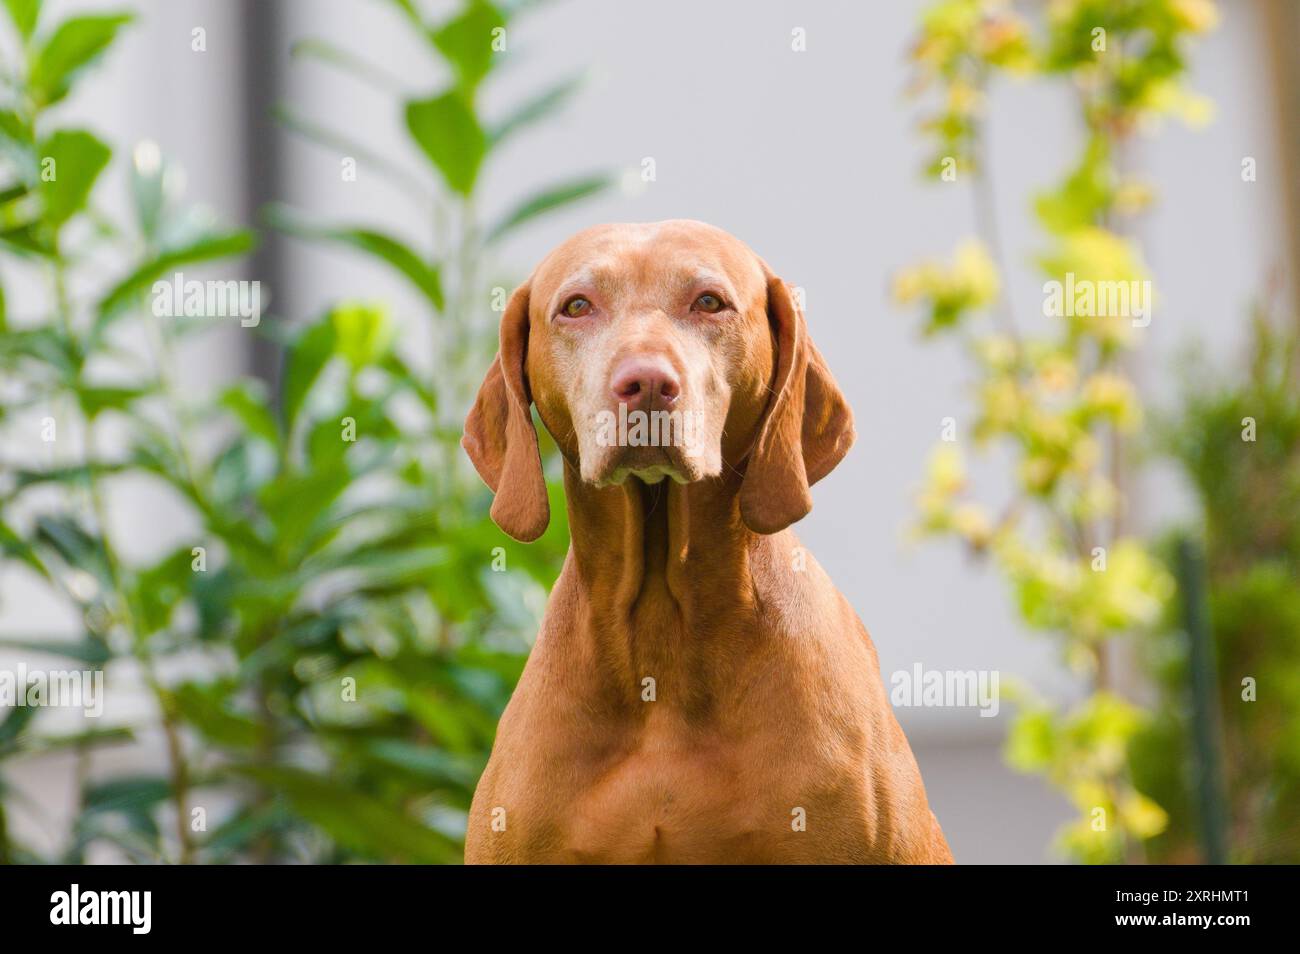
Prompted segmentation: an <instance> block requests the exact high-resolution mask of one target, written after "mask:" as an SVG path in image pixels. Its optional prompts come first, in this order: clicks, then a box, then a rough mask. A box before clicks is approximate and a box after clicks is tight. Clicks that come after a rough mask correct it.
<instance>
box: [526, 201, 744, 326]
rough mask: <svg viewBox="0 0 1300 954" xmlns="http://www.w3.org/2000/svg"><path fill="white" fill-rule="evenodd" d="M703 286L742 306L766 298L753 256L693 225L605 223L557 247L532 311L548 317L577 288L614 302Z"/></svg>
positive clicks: (541, 274) (538, 278)
mask: <svg viewBox="0 0 1300 954" xmlns="http://www.w3.org/2000/svg"><path fill="white" fill-rule="evenodd" d="M705 287H709V288H712V289H714V290H716V291H719V292H721V293H722V294H724V295H726V296H728V297H730V298H731V300H733V301H734V302H735V303H736V305H737V307H739V308H741V309H748V308H749V307H751V306H752V305H754V304H755V303H756V302H759V301H765V300H766V283H765V280H764V277H763V269H762V266H761V265H760V264H759V260H758V257H757V256H756V255H755V254H754V253H753V252H752V251H751V250H750V249H749V247H748V246H747V245H745V243H744V242H741V241H740V240H739V239H737V238H735V237H734V236H732V235H729V234H727V233H726V232H724V231H722V230H721V229H718V228H714V227H713V226H709V225H704V224H703V223H697V222H659V223H653V224H647V225H604V226H598V227H596V228H593V229H588V230H586V231H585V232H579V233H578V234H577V235H575V236H574V237H573V238H571V239H569V240H568V241H567V242H565V243H564V244H562V245H560V246H559V247H558V248H556V249H555V250H554V251H553V252H551V254H550V255H548V256H547V257H546V258H545V259H543V260H542V262H541V264H540V265H538V266H537V269H536V271H535V272H534V273H533V281H532V307H533V310H534V311H535V312H541V313H544V314H545V313H554V311H555V309H557V308H558V307H559V306H560V305H561V304H562V301H560V299H562V298H564V297H565V296H567V295H571V294H574V293H577V292H581V291H584V290H585V291H588V292H593V291H594V292H595V293H597V294H600V295H602V296H603V297H606V298H608V299H609V300H612V301H617V300H627V299H634V298H641V297H649V298H653V297H654V296H656V295H662V294H663V293H665V292H668V293H673V292H678V291H682V292H685V291H689V290H691V289H694V288H701V289H703V288H705Z"/></svg>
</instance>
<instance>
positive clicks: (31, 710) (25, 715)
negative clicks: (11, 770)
mask: <svg viewBox="0 0 1300 954" xmlns="http://www.w3.org/2000/svg"><path fill="white" fill-rule="evenodd" d="M35 717H36V708H35V707H34V706H15V707H14V708H13V709H12V710H10V712H9V714H8V715H7V716H5V717H4V719H3V720H0V756H3V755H8V754H10V753H11V752H12V751H13V743H14V741H15V740H16V739H17V738H18V736H19V734H21V733H22V731H23V729H25V728H27V726H28V724H29V723H30V722H31V721H32V719H34V718H35Z"/></svg>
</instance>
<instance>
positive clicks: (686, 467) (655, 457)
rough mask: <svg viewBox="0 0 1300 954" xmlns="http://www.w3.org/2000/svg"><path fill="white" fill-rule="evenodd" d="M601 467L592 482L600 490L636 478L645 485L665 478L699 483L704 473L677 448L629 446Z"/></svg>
mask: <svg viewBox="0 0 1300 954" xmlns="http://www.w3.org/2000/svg"><path fill="white" fill-rule="evenodd" d="M618 451H619V452H618V453H616V454H612V455H610V459H609V460H608V461H607V462H606V463H605V465H604V466H603V467H601V469H600V470H601V473H600V474H598V475H597V476H596V477H595V479H594V480H593V481H592V482H593V483H594V484H595V485H596V486H597V487H614V486H618V485H619V484H622V483H625V482H626V481H627V480H628V478H631V477H635V478H636V479H638V480H640V481H641V482H642V483H646V484H657V483H660V482H661V481H663V480H664V479H668V480H672V481H674V482H675V483H679V484H688V483H690V482H691V481H693V480H698V479H699V478H700V477H701V476H702V474H701V472H700V468H699V466H698V465H697V464H695V462H694V461H692V460H691V459H689V458H687V457H686V456H685V455H684V454H682V453H681V450H680V449H679V448H675V447H626V448H619V449H618Z"/></svg>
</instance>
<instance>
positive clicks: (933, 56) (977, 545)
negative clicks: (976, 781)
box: [895, 0, 1217, 863]
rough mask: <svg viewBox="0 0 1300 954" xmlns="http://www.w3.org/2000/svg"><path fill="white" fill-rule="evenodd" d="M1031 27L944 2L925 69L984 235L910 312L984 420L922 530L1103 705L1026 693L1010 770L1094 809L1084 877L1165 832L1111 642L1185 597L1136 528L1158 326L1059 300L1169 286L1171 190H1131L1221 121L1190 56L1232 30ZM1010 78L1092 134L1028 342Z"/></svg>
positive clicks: (1198, 20)
mask: <svg viewBox="0 0 1300 954" xmlns="http://www.w3.org/2000/svg"><path fill="white" fill-rule="evenodd" d="M1020 9H1021V8H1018V7H1015V6H1013V5H1012V4H1011V3H1009V2H1004V0H938V2H936V3H933V4H931V5H930V6H929V7H927V9H926V11H925V12H924V14H923V16H922V20H921V28H920V33H919V37H918V39H917V41H916V43H915V45H914V47H913V50H912V60H913V65H914V69H915V75H916V79H915V82H914V83H913V84H912V88H911V92H912V93H913V95H915V96H917V97H919V98H924V101H925V102H926V103H927V109H928V112H927V114H926V116H925V119H924V121H923V123H922V133H923V135H924V137H925V139H926V141H927V142H928V143H929V144H930V147H931V152H930V155H929V158H928V159H927V162H926V169H927V174H928V175H930V176H932V177H934V178H937V179H940V180H942V181H945V182H956V183H966V184H969V186H970V188H971V191H972V196H973V198H974V202H975V218H976V222H977V228H978V230H979V232H980V235H979V238H978V239H972V240H968V241H966V242H964V243H963V244H962V245H961V246H960V247H959V248H958V251H957V253H956V255H955V258H954V259H953V261H952V262H951V263H943V262H927V263H923V264H920V265H916V266H912V267H909V268H906V269H904V270H902V271H901V272H900V273H899V274H898V275H897V277H896V281H895V297H896V298H897V299H898V300H899V301H900V302H901V303H904V304H911V305H914V306H916V307H918V308H919V309H920V310H921V312H922V315H923V326H922V327H923V330H924V332H925V333H926V334H927V335H938V334H943V335H946V336H951V337H957V338H959V339H960V340H961V341H962V343H963V344H964V346H965V347H966V349H967V351H968V353H969V355H970V359H971V366H972V370H973V372H974V378H975V381H974V401H975V409H976V411H975V415H974V418H973V420H971V421H970V422H969V423H968V424H966V423H964V424H963V425H962V426H963V427H964V428H965V429H964V430H959V429H958V426H957V422H956V420H955V419H954V420H953V421H952V422H951V423H950V427H951V430H952V433H951V435H949V437H948V441H947V442H945V443H942V444H940V446H939V449H938V450H936V452H935V454H934V456H933V458H932V459H931V462H930V466H929V471H928V476H927V478H926V481H925V484H924V486H923V488H922V491H921V494H920V498H919V502H918V503H919V508H920V511H921V515H920V521H919V530H920V531H921V532H922V533H926V534H940V535H948V536H954V537H956V538H958V539H959V540H961V541H963V542H964V543H965V544H966V545H967V546H968V547H969V548H970V549H971V550H973V551H974V552H976V553H978V554H988V555H991V556H992V557H993V559H994V560H995V561H996V564H997V566H998V567H999V569H1000V571H1001V572H1002V574H1003V575H1004V576H1005V577H1006V578H1007V580H1008V582H1009V583H1010V585H1011V588H1012V591H1013V593H1014V597H1015V600H1016V605H1017V607H1018V609H1019V612H1020V615H1021V617H1022V619H1023V620H1024V622H1025V623H1026V625H1027V626H1029V627H1030V628H1032V629H1036V630H1042V631H1045V632H1050V633H1052V634H1054V635H1055V636H1056V638H1057V639H1058V641H1059V645H1060V648H1061V654H1062V657H1063V659H1064V661H1065V662H1066V663H1067V665H1068V666H1069V667H1070V668H1071V669H1072V670H1073V671H1074V672H1076V673H1078V674H1079V675H1080V676H1082V677H1083V678H1084V679H1085V680H1086V681H1087V683H1088V685H1089V687H1090V693H1089V695H1088V696H1087V697H1086V698H1084V699H1083V700H1082V701H1081V702H1079V703H1078V704H1075V705H1073V706H1070V707H1068V708H1062V707H1059V706H1057V705H1055V704H1052V703H1050V702H1047V701H1045V700H1041V699H1038V698H1036V697H1035V696H1033V695H1032V694H1030V693H1029V692H1027V691H1024V690H1022V691H1021V692H1020V693H1019V700H1018V701H1019V709H1018V714H1017V718H1016V721H1015V723H1014V724H1013V727H1012V730H1011V735H1010V739H1009V742H1008V747H1007V755H1008V759H1009V761H1010V762H1011V764H1012V765H1013V766H1015V767H1017V768H1020V769H1023V770H1025V771H1029V772H1035V773H1039V774H1042V775H1043V776H1045V777H1046V778H1047V779H1048V780H1049V781H1050V782H1051V783H1052V784H1053V785H1055V786H1057V787H1058V788H1060V789H1061V790H1062V791H1063V792H1064V793H1065V794H1066V795H1067V797H1068V798H1069V799H1070V800H1071V801H1072V802H1073V803H1074V805H1075V806H1076V807H1077V808H1078V810H1079V819H1078V820H1077V822H1074V823H1072V824H1071V825H1069V826H1068V827H1067V828H1065V829H1064V830H1063V831H1062V832H1061V834H1060V837H1059V840H1058V848H1060V849H1061V850H1062V851H1063V852H1064V853H1066V854H1067V855H1068V856H1070V857H1072V858H1075V859H1077V860H1081V861H1087V862H1098V863H1104V862H1115V861H1120V860H1138V859H1140V858H1141V857H1142V847H1141V846H1142V843H1143V842H1144V841H1146V840H1147V839H1150V838H1152V837H1153V836H1155V835H1157V834H1158V833H1159V832H1161V831H1162V830H1163V829H1164V828H1165V825H1166V815H1165V811H1164V810H1163V808H1162V807H1161V806H1160V805H1159V804H1157V803H1156V802H1155V801H1153V800H1152V799H1151V798H1150V797H1148V795H1147V794H1144V793H1143V791H1141V790H1139V788H1138V787H1137V786H1136V785H1135V784H1134V781H1133V775H1132V772H1131V770H1130V759H1129V757H1128V756H1129V754H1130V751H1131V746H1132V745H1133V743H1134V738H1135V736H1136V735H1137V734H1138V733H1139V732H1140V731H1142V729H1143V727H1144V726H1145V725H1147V724H1148V721H1149V713H1147V712H1145V711H1144V710H1143V709H1141V708H1140V707H1138V706H1136V705H1135V704H1133V703H1131V702H1126V701H1124V700H1122V699H1120V698H1119V697H1118V696H1117V695H1116V693H1115V691H1114V687H1113V686H1112V685H1111V675H1110V668H1111V667H1110V665H1109V663H1108V656H1109V654H1110V650H1109V648H1108V644H1110V643H1111V641H1113V640H1115V639H1117V638H1132V637H1135V636H1140V635H1145V634H1149V633H1150V632H1151V630H1152V629H1153V628H1154V627H1155V626H1156V625H1157V624H1158V623H1159V622H1160V620H1161V618H1162V615H1163V613H1164V610H1165V606H1166V603H1167V601H1168V599H1169V597H1170V596H1171V594H1172V592H1173V581H1172V579H1171V577H1170V575H1169V573H1168V572H1167V571H1166V570H1165V569H1164V567H1163V566H1162V564H1161V562H1160V561H1159V560H1158V559H1156V558H1155V556H1154V555H1153V554H1152V553H1151V552H1150V550H1149V548H1148V547H1147V546H1146V545H1145V544H1144V543H1143V542H1141V541H1139V540H1137V539H1135V538H1134V537H1133V536H1132V535H1131V532H1130V531H1129V530H1128V528H1127V527H1126V525H1125V490H1124V482H1125V474H1126V472H1127V461H1126V453H1125V446H1126V445H1125V437H1126V436H1127V435H1132V434H1133V433H1135V432H1136V431H1137V430H1138V429H1139V428H1140V427H1142V422H1143V414H1142V407H1141V403H1140V401H1139V399H1138V396H1137V393H1136V390H1135V388H1134V386H1133V383H1132V381H1131V379H1130V377H1129V374H1128V373H1127V370H1126V364H1127V361H1126V355H1127V354H1128V353H1129V352H1130V351H1131V349H1132V348H1133V347H1134V345H1135V344H1136V343H1137V341H1138V338H1139V336H1140V334H1141V332H1140V330H1139V328H1140V326H1141V325H1142V324H1143V322H1142V321H1141V320H1134V319H1135V318H1140V316H1136V315H1134V314H1133V309H1132V307H1130V309H1129V311H1127V312H1125V311H1123V309H1122V308H1115V307H1113V302H1110V303H1105V304H1103V303H1102V301H1101V298H1100V296H1098V298H1097V300H1096V307H1094V308H1093V309H1092V311H1093V313H1092V314H1083V315H1079V316H1073V315H1071V316H1069V317H1066V316H1065V315H1061V316H1057V315H1054V314H1052V313H1051V312H1050V310H1049V309H1048V307H1047V305H1046V300H1047V299H1048V296H1049V288H1050V287H1051V284H1050V283H1053V282H1055V283H1059V287H1069V286H1068V285H1067V282H1073V283H1075V285H1076V286H1081V285H1083V284H1085V283H1092V285H1091V287H1095V288H1100V287H1101V285H1100V284H1099V283H1111V282H1114V283H1120V282H1123V283H1126V287H1128V288H1133V287H1139V288H1140V287H1142V286H1141V283H1144V282H1149V281H1150V278H1149V275H1148V274H1147V271H1146V268H1145V265H1144V264H1143V261H1142V255H1141V252H1140V249H1139V248H1138V246H1137V244H1136V242H1134V241H1133V240H1132V239H1131V238H1129V237H1127V236H1126V234H1125V230H1126V228H1127V226H1128V223H1129V221H1130V220H1131V219H1132V217H1133V216H1135V215H1136V214H1138V213H1140V212H1141V211H1142V209H1143V208H1145V207H1146V205H1148V204H1149V202H1150V201H1151V199H1152V195H1153V190H1152V189H1151V187H1150V186H1148V185H1147V184H1146V183H1144V182H1142V181H1141V180H1139V179H1138V178H1136V176H1135V175H1134V174H1133V173H1132V172H1130V171H1129V170H1128V168H1127V166H1128V163H1127V162H1126V156H1125V150H1126V147H1127V145H1128V144H1129V142H1130V141H1131V139H1132V138H1133V137H1134V136H1135V135H1136V134H1138V133H1141V132H1144V131H1148V130H1151V129H1154V128H1155V127H1156V125H1157V123H1158V120H1160V119H1161V118H1162V117H1164V116H1175V117H1178V118H1181V119H1183V120H1185V121H1189V122H1192V123H1200V122H1203V121H1204V120H1206V119H1207V118H1208V115H1209V107H1208V104H1207V103H1206V102H1205V101H1204V100H1203V99H1202V98H1200V97H1198V96H1196V95H1195V94H1194V93H1192V92H1190V91H1188V90H1187V89H1186V88H1185V87H1184V85H1183V78H1184V75H1185V73H1186V66H1187V62H1186V47H1187V45H1188V43H1189V41H1190V39H1191V38H1192V37H1194V36H1195V35H1197V34H1200V33H1203V32H1205V31H1206V30H1209V29H1211V28H1212V27H1213V26H1214V24H1215V22H1216V16H1217V14H1216V10H1215V7H1214V5H1213V4H1212V3H1210V2H1207V0H1052V2H1050V3H1046V4H1043V5H1036V6H1034V7H1031V8H1028V12H1026V13H1023V14H1022V13H1021V12H1019V11H1020ZM1003 75H1010V76H1013V77H1015V78H1017V79H1022V80H1023V79H1037V80H1040V81H1043V82H1058V81H1060V82H1064V83H1066V84H1068V87H1069V88H1070V91H1071V92H1072V94H1073V97H1074V101H1075V102H1076V103H1077V106H1078V118H1079V123H1080V126H1081V127H1082V129H1083V132H1084V137H1083V145H1082V149H1081V155H1080V156H1079V158H1078V160H1077V162H1076V163H1075V164H1074V165H1073V166H1072V168H1070V169H1068V170H1067V171H1066V172H1065V174H1064V175H1063V176H1062V177H1061V179H1060V180H1059V182H1058V184H1057V185H1056V186H1055V187H1053V188H1051V189H1048V190H1047V191H1045V192H1043V193H1042V194H1040V195H1037V196H1034V197H1033V209H1034V212H1035V215H1036V217H1037V220H1038V224H1039V225H1040V227H1041V229H1042V233H1043V243H1044V244H1043V247H1042V248H1040V249H1039V250H1038V251H1037V253H1036V254H1035V255H1033V257H1032V261H1033V262H1034V263H1035V265H1036V267H1037V269H1038V271H1039V273H1040V274H1041V276H1042V278H1043V281H1044V283H1045V284H1044V286H1043V290H1042V291H1043V295H1044V299H1045V304H1044V313H1043V316H1042V317H1041V318H1037V319H1036V320H1034V321H1031V322H1026V323H1025V324H1023V325H1022V324H1019V323H1018V322H1017V319H1016V316H1015V309H1014V307H1013V303H1012V296H1011V295H1010V294H1009V293H1007V292H1006V291H1005V290H1004V289H1005V287H1006V284H1007V283H1006V277H1005V276H1006V268H1007V266H1006V262H1005V260H1004V253H1003V250H1002V248H1001V245H1000V240H999V236H998V228H997V216H996V211H995V203H994V201H993V183H992V181H991V179H990V177H989V174H988V169H987V162H986V160H985V156H986V154H987V152H988V148H989V147H988V124H987V122H986V116H987V106H988V97H989V95H990V85H991V83H992V82H993V81H994V80H995V79H997V78H998V77H1000V76H1003ZM1135 282H1136V283H1138V285H1137V286H1133V285H1131V284H1129V283H1135ZM1146 287H1147V288H1149V287H1150V285H1147V286H1146ZM1066 294H1069V293H1068V292H1066ZM1146 305H1147V306H1148V307H1149V306H1150V301H1149V300H1148V301H1147V302H1146ZM1066 314H1069V313H1068V312H1067V313H1066ZM1148 317H1149V312H1148ZM1042 318H1046V321H1045V322H1044V321H1043V320H1042ZM967 435H969V436H970V438H971V440H969V441H967V440H965V438H966V436H967ZM962 447H964V448H967V449H974V450H976V451H978V452H979V453H981V454H984V455H987V454H989V453H990V452H992V451H993V450H994V449H998V450H1000V451H1007V450H1009V452H1010V454H1011V460H1012V461H1013V463H1014V467H1015V474H1016V484H1015V486H1014V489H1013V492H1012V493H1011V494H1010V495H1009V496H1008V499H1006V500H1002V501H998V502H997V504H996V510H994V509H990V507H989V506H988V505H986V504H984V503H982V502H980V501H979V500H977V499H975V497H974V495H973V494H972V493H971V492H970V490H969V483H970V481H969V478H968V465H967V462H966V460H965V457H964V455H963V453H962V450H960V449H959V448H962Z"/></svg>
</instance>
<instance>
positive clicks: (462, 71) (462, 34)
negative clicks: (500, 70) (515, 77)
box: [430, 0, 506, 98]
mask: <svg viewBox="0 0 1300 954" xmlns="http://www.w3.org/2000/svg"><path fill="white" fill-rule="evenodd" d="M505 24H506V20H505V17H504V16H502V15H501V11H500V10H498V9H497V8H496V7H494V6H493V5H492V4H490V3H488V2H486V0H470V3H468V4H467V5H466V6H465V8H464V9H463V10H462V11H461V13H460V15H459V16H456V17H453V18H452V19H451V20H448V21H447V22H446V23H444V24H443V25H442V26H440V27H438V28H437V29H436V30H434V31H433V32H432V33H431V34H430V37H431V38H432V40H433V45H434V46H436V47H437V48H438V50H439V51H440V52H441V53H442V55H443V56H445V57H446V58H447V62H448V63H450V64H451V68H452V70H454V71H455V73H456V81H457V82H458V83H459V84H460V87H461V90H462V92H463V93H465V95H466V97H467V98H469V97H472V96H473V92H474V90H475V88H476V87H477V86H478V84H479V83H481V82H482V81H483V77H485V76H487V74H488V73H489V72H490V71H491V69H492V57H493V56H494V55H495V54H494V52H493V50H492V43H493V41H494V39H495V37H494V36H493V33H492V31H493V30H496V29H499V28H501V27H504V26H505Z"/></svg>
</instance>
